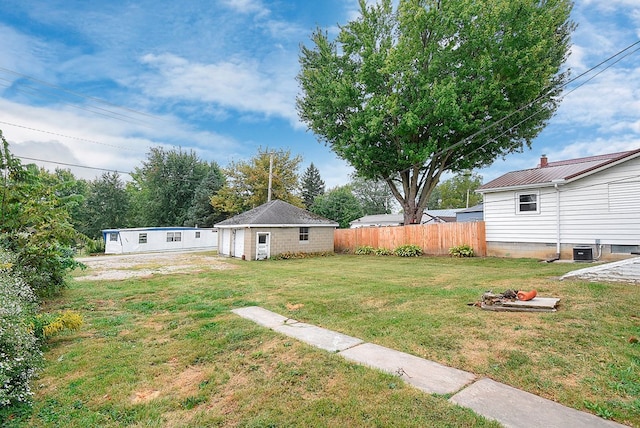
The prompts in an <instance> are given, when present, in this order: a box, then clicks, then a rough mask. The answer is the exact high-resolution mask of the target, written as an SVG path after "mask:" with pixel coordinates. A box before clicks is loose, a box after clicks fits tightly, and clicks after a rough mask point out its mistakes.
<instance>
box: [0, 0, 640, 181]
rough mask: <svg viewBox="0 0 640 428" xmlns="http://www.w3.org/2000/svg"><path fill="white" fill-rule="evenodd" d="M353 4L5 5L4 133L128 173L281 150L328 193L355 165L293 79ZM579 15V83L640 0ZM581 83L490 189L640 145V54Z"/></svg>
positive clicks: (575, 61) (637, 10)
mask: <svg viewBox="0 0 640 428" xmlns="http://www.w3.org/2000/svg"><path fill="white" fill-rule="evenodd" d="M357 10H358V2H357V0H343V1H339V0H321V1H308V0H304V1H302V0H300V1H286V0H273V1H272V0H207V1H203V0H191V1H184V2H176V1H163V0H154V1H136V0H129V1H122V0H110V1H93V2H86V1H80V0H47V1H45V0H40V1H34V0H3V1H2V3H1V4H0V40H1V42H0V129H2V130H3V132H4V135H5V137H6V138H7V140H8V141H9V142H10V144H11V146H10V147H11V150H12V151H13V152H14V153H15V154H16V155H18V156H24V157H29V158H34V159H42V160H47V161H54V162H60V163H65V164H76V165H83V166H90V167H94V168H105V169H109V170H117V171H121V172H126V171H133V169H134V168H135V167H137V166H140V165H141V161H143V160H144V159H146V153H147V152H148V150H149V148H150V147H153V146H163V147H166V148H171V147H178V146H180V147H182V148H183V149H187V150H189V149H193V150H194V151H195V152H196V153H197V154H198V156H199V157H200V158H202V159H204V160H207V161H209V160H214V161H216V162H218V164H220V165H221V166H225V165H227V164H228V162H229V161H232V160H233V161H240V160H246V159H249V158H251V157H253V156H254V155H255V154H256V153H257V150H258V148H259V147H262V148H263V149H264V148H267V147H268V148H271V149H280V148H282V149H286V150H290V151H291V153H292V155H301V156H302V157H303V162H302V167H301V171H300V172H302V171H303V170H304V168H306V166H307V165H308V164H309V163H310V162H313V163H314V164H315V165H316V166H317V167H318V169H319V170H320V174H321V176H322V178H323V179H324V180H325V182H326V184H327V187H333V186H336V185H342V184H346V183H347V182H348V181H349V173H350V172H351V169H350V168H349V167H348V166H347V165H346V164H345V163H344V162H343V161H341V160H339V159H337V158H336V156H335V155H334V154H333V153H332V152H331V150H330V149H329V148H328V147H326V146H324V145H323V144H321V143H319V142H318V141H317V139H316V137H315V136H314V135H313V134H312V133H310V132H309V131H307V130H306V127H305V126H304V125H303V124H302V123H301V122H300V121H299V120H298V118H297V114H296V110H295V97H296V94H297V93H298V85H297V82H296V80H295V76H296V74H297V72H298V54H299V47H300V44H302V43H305V44H306V43H308V40H309V35H310V34H311V32H312V30H313V29H314V28H316V27H317V26H320V27H322V28H326V29H329V30H330V32H333V33H335V31H336V29H337V24H343V23H346V22H347V21H348V20H350V19H352V18H354V17H355V16H356V13H357ZM573 19H574V21H575V22H576V23H577V24H578V28H577V30H576V32H575V33H574V35H573V44H574V45H573V48H572V54H571V57H570V59H569V61H568V64H567V65H568V66H569V67H571V69H572V71H573V74H574V75H578V74H580V73H582V72H584V71H586V70H588V69H589V68H591V67H592V66H594V65H596V64H598V63H599V62H601V61H602V60H604V59H606V58H608V57H610V56H611V55H613V54H615V53H617V52H619V51H620V50H622V49H624V48H626V47H627V46H629V45H631V44H632V43H634V42H636V41H637V40H638V39H640V3H639V2H638V1H637V0H577V1H576V5H575V7H574V12H573ZM638 47H640V45H639V46H636V48H638ZM593 76H594V74H591V75H589V76H587V78H590V77H593ZM576 84H583V85H582V86H581V87H580V88H578V89H576V90H575V91H574V92H572V93H570V94H568V95H567V96H566V97H565V99H564V101H563V103H562V106H561V107H560V109H559V110H558V112H557V115H556V116H555V117H554V118H553V119H552V120H551V123H550V125H549V126H548V127H547V128H546V129H545V130H544V131H543V133H542V134H541V135H540V136H539V137H538V139H537V140H536V141H535V142H534V143H533V146H532V149H531V150H525V152H524V153H521V154H513V155H510V156H508V157H507V158H506V159H504V160H503V159H498V160H497V161H496V162H495V163H494V165H492V166H491V167H490V168H487V169H485V170H482V171H478V172H479V173H480V174H481V175H482V176H483V177H484V180H485V181H488V180H490V179H493V178H495V177H496V176H498V175H500V174H502V173H504V172H507V171H509V170H514V169H523V168H530V167H535V166H536V164H537V162H538V160H539V158H540V156H541V155H542V154H546V155H547V156H548V158H549V160H550V161H553V160H561V159H569V158H574V157H581V156H589V155H595V154H602V153H610V152H617V151H623V150H629V149H635V148H640V52H638V53H634V54H631V55H629V56H628V57H627V58H625V59H623V60H621V61H620V62H619V63H617V64H616V65H614V66H612V67H611V68H609V69H607V70H606V71H604V72H602V73H601V74H600V75H598V76H595V77H593V79H592V80H591V81H589V82H586V78H583V79H581V80H580V81H578V82H576ZM573 87H575V85H573ZM26 162H30V161H28V160H25V163H26ZM36 163H38V164H41V165H43V166H46V167H48V168H51V169H53V168H55V167H56V166H61V165H56V164H53V163H45V162H36ZM61 167H63V168H68V167H66V166H61ZM70 169H71V170H72V171H73V172H74V173H75V174H76V175H77V176H79V177H84V178H94V177H95V176H96V175H99V174H100V173H101V171H99V170H95V169H84V168H70Z"/></svg>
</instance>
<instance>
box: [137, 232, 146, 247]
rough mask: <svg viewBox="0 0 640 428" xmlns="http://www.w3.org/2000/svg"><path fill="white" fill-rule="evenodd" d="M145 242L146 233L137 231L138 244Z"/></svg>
mask: <svg viewBox="0 0 640 428" xmlns="http://www.w3.org/2000/svg"><path fill="white" fill-rule="evenodd" d="M146 243H147V234H146V233H139V234H138V244H146Z"/></svg>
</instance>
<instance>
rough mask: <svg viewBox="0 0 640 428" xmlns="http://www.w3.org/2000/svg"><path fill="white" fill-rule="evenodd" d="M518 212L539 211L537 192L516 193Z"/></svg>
mask: <svg viewBox="0 0 640 428" xmlns="http://www.w3.org/2000/svg"><path fill="white" fill-rule="evenodd" d="M516 210H517V212H518V213H537V212H540V207H539V204H538V194H537V193H520V194H518V195H517V207H516Z"/></svg>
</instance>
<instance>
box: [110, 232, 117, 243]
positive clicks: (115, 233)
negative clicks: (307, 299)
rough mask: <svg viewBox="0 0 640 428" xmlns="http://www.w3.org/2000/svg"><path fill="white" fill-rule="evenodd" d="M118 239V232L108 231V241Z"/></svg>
mask: <svg viewBox="0 0 640 428" xmlns="http://www.w3.org/2000/svg"><path fill="white" fill-rule="evenodd" d="M117 240H118V232H110V233H109V241H111V242H114V241H117Z"/></svg>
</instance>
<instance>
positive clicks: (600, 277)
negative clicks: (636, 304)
mask: <svg viewBox="0 0 640 428" xmlns="http://www.w3.org/2000/svg"><path fill="white" fill-rule="evenodd" d="M572 278H573V279H584V280H587V281H605V282H607V281H612V282H626V283H631V284H640V257H632V258H630V259H625V260H620V261H617V262H611V263H603V264H597V265H595V266H587V267H585V268H583V269H578V270H574V271H571V272H569V273H566V274H565V275H564V276H563V277H562V279H572Z"/></svg>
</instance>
